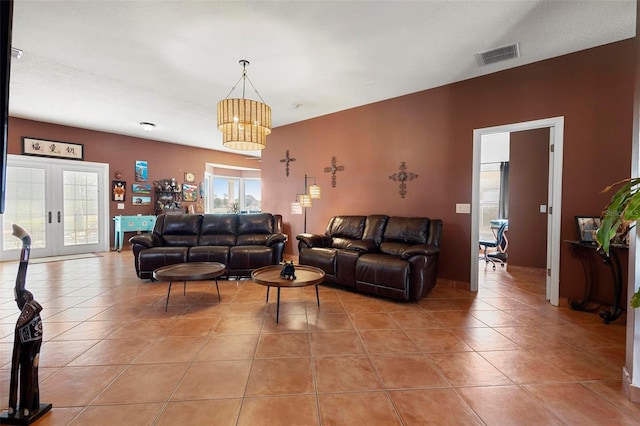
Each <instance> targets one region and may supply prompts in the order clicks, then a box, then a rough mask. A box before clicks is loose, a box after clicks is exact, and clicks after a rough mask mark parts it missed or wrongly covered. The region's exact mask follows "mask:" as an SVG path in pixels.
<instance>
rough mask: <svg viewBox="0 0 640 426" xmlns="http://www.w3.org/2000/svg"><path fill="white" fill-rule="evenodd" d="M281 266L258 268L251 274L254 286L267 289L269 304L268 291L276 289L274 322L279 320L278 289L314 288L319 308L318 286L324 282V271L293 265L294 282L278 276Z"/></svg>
mask: <svg viewBox="0 0 640 426" xmlns="http://www.w3.org/2000/svg"><path fill="white" fill-rule="evenodd" d="M281 271H282V265H270V266H263V267H262V268H258V269H256V270H254V271H253V272H252V273H251V279H252V280H253V281H255V283H256V284H260V285H264V286H266V287H267V301H266V303H269V290H270V289H271V287H277V288H278V301H277V303H276V322H278V321H279V320H280V289H281V288H282V287H306V286H308V285H315V286H316V300H317V301H318V306H320V295H319V294H318V284H320V283H321V282H322V281H323V280H324V271H323V270H322V269H318V268H315V267H313V266H307V265H295V275H296V279H295V280H286V279H284V278H282V277H281V276H280V272H281Z"/></svg>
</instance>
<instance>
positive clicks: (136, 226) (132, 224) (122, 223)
mask: <svg viewBox="0 0 640 426" xmlns="http://www.w3.org/2000/svg"><path fill="white" fill-rule="evenodd" d="M113 221H114V222H115V233H116V235H115V241H114V244H113V249H114V250H118V252H119V251H120V250H122V244H123V242H124V233H125V232H137V233H138V234H139V233H141V232H148V231H153V226H154V225H155V224H156V217H155V216H153V215H149V216H142V215H138V216H116V217H114V218H113Z"/></svg>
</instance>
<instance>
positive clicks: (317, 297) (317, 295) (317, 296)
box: [316, 284, 320, 307]
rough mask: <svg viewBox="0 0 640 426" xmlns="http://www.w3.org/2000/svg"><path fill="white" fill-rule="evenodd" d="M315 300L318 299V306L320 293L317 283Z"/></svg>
mask: <svg viewBox="0 0 640 426" xmlns="http://www.w3.org/2000/svg"><path fill="white" fill-rule="evenodd" d="M316 300H317V301H318V307H320V294H318V284H316Z"/></svg>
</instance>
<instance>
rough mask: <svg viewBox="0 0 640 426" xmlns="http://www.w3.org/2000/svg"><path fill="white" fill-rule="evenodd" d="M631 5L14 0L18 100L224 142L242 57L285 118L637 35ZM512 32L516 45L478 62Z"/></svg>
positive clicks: (157, 134) (166, 134)
mask: <svg viewBox="0 0 640 426" xmlns="http://www.w3.org/2000/svg"><path fill="white" fill-rule="evenodd" d="M635 16H636V2H635V0H616V1H593V0H591V1H548V0H544V1H506V0H504V1H485V0H475V1H435V0H433V1H280V2H275V1H224V2H223V1H86V0H85V1H80V0H67V1H25V0H15V3H14V17H13V46H14V47H17V48H19V49H22V50H23V51H24V54H23V56H22V58H21V59H19V60H16V59H14V60H13V61H12V68H11V86H10V114H11V115H12V116H16V117H23V118H29V119H34V120H39V121H45V122H51V123H59V124H64V125H69V126H74V127H81V128H87V129H93V130H100V131H106V132H113V133H118V134H123V135H130V136H137V137H143V138H147V139H154V140H159V141H166V142H174V143H179V144H185V145H191V146H198V147H204V148H210V149H219V150H226V149H225V148H223V147H222V143H221V137H220V133H219V131H218V130H217V128H216V104H217V102H218V101H219V100H221V99H224V98H225V97H226V96H227V94H228V93H229V91H230V90H231V88H232V87H233V85H234V84H235V83H236V81H238V79H239V78H240V75H241V72H242V68H241V67H240V65H239V64H238V60H239V59H248V60H249V61H250V62H251V65H250V66H249V67H248V68H247V72H248V76H249V78H250V80H251V81H252V82H253V84H254V85H255V87H256V88H257V89H258V91H259V93H260V95H261V96H262V98H263V99H264V101H265V102H266V103H267V104H269V105H270V106H271V108H272V115H273V126H274V127H277V126H282V125H285V124H289V123H294V122H297V121H301V120H306V119H309V118H313V117H317V116H321V115H325V114H329V113H333V112H336V111H340V110H344V109H348V108H353V107H356V106H359V105H364V104H368V103H372V102H376V101H380V100H384V99H389V98H393V97H396V96H401V95H404V94H408V93H413V92H418V91H421V90H425V89H429V88H433V87H437V86H442V85H445V84H448V83H452V82H455V81H460V80H464V79H468V78H472V77H476V76H480V75H483V74H489V73H492V72H495V71H498V70H502V69H506V68H511V67H516V66H520V65H524V64H527V63H531V62H535V61H540V60H543V59H546V58H551V57H555V56H559V55H564V54H567V53H570V52H574V51H578V50H583V49H587V48H590V47H594V46H599V45H602V44H606V43H611V42H615V41H619V40H623V39H627V38H631V37H634V35H635ZM514 42H518V43H520V51H521V57H520V58H518V59H512V60H509V61H506V62H502V63H499V64H494V65H489V66H480V65H479V63H478V61H477V57H476V54H477V53H478V52H481V51H484V50H488V49H491V48H494V47H499V46H503V45H506V44H511V43H514ZM231 97H242V93H241V91H238V90H236V91H235V92H234V93H233V95H232V96H231ZM246 97H248V98H253V99H257V96H256V95H255V93H254V92H253V90H252V89H251V88H250V87H249V86H248V87H247V92H246ZM296 106H298V107H297V108H296ZM140 121H149V122H153V123H155V124H157V128H156V129H155V130H154V131H153V132H151V133H145V132H144V131H142V129H141V128H140V127H139V126H138V123H139V122H140ZM275 132H277V129H276V130H274V133H275ZM267 141H268V139H267ZM74 142H79V141H74ZM267 143H268V142H267ZM227 151H228V150H227ZM236 152H237V151H236ZM247 154H252V155H259V153H258V152H248V153H247Z"/></svg>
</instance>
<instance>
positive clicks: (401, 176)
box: [389, 161, 418, 198]
mask: <svg viewBox="0 0 640 426" xmlns="http://www.w3.org/2000/svg"><path fill="white" fill-rule="evenodd" d="M417 177H418V175H417V174H415V173H411V172H407V165H406V163H405V162H404V161H403V162H401V163H400V172H399V173H394V174H392V175H391V176H389V179H391V180H392V181H394V182H400V191H398V192H400V197H401V198H404V196H405V195H407V184H406V181H408V180H414V179H416V178H417Z"/></svg>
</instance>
